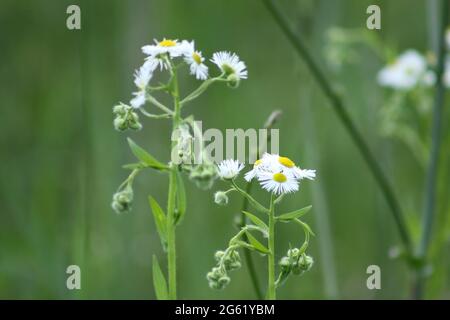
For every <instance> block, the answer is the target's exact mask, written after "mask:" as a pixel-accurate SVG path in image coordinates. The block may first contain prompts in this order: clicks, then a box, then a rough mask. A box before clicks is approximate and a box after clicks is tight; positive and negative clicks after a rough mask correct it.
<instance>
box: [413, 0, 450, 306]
mask: <svg viewBox="0 0 450 320" xmlns="http://www.w3.org/2000/svg"><path fill="white" fill-rule="evenodd" d="M448 9H449V5H448V1H447V0H445V1H443V5H442V8H441V13H442V16H441V19H440V21H439V19H436V20H437V23H439V22H440V30H439V32H440V34H439V43H438V52H437V57H438V64H437V72H436V79H437V82H436V93H435V97H434V106H433V126H432V129H431V130H432V132H431V135H432V137H431V150H430V163H429V166H428V172H427V177H426V191H425V206H424V213H423V221H422V225H423V229H422V230H423V231H422V237H421V240H420V244H419V248H418V252H417V253H418V258H419V259H420V260H421V261H425V260H426V259H427V251H428V247H429V244H430V240H431V232H432V227H433V220H434V217H435V211H436V210H435V201H436V180H437V179H436V178H437V171H438V165H439V155H440V145H441V136H442V134H441V131H442V129H441V127H442V121H441V119H442V114H443V106H444V94H445V88H444V83H443V74H444V67H445V29H446V27H447V24H448V20H449V14H448ZM423 265H424V264H423ZM423 269H424V266H422V268H421V269H420V270H418V275H417V285H416V288H415V294H414V297H415V298H416V299H421V298H423V294H424V287H425V280H426V276H425V275H424V270H423Z"/></svg>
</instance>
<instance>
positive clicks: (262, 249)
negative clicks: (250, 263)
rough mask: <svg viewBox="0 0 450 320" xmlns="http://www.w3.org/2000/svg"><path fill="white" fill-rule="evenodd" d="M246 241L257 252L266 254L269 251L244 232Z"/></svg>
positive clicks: (248, 233)
mask: <svg viewBox="0 0 450 320" xmlns="http://www.w3.org/2000/svg"><path fill="white" fill-rule="evenodd" d="M246 235H247V238H248V241H249V242H250V244H251V245H252V246H253V247H254V248H255V249H256V250H258V251H259V252H261V253H264V254H268V253H269V252H270V251H269V249H267V248H266V247H265V246H264V245H263V244H262V243H261V242H259V241H258V240H257V239H256V238H255V237H254V236H253V235H252V234H251V233H250V232H246Z"/></svg>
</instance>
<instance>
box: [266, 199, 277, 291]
mask: <svg viewBox="0 0 450 320" xmlns="http://www.w3.org/2000/svg"><path fill="white" fill-rule="evenodd" d="M274 206H275V205H274V195H273V194H272V195H271V196H270V207H269V251H270V252H269V255H268V265H267V270H268V273H269V274H268V277H267V278H268V283H267V300H275V299H276V292H275V212H274V211H275V210H274Z"/></svg>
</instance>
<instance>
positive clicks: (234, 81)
mask: <svg viewBox="0 0 450 320" xmlns="http://www.w3.org/2000/svg"><path fill="white" fill-rule="evenodd" d="M227 81H228V82H227V84H228V86H229V87H230V88H233V89H235V88H237V87H239V83H240V79H239V77H238V76H237V75H236V74H234V73H231V74H230V75H229V76H228V77H227Z"/></svg>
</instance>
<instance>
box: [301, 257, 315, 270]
mask: <svg viewBox="0 0 450 320" xmlns="http://www.w3.org/2000/svg"><path fill="white" fill-rule="evenodd" d="M313 264H314V259H313V258H312V257H311V256H307V255H306V254H302V256H301V257H300V259H299V260H298V266H299V268H300V269H301V270H303V271H308V270H309V269H311V267H312V266H313Z"/></svg>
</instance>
